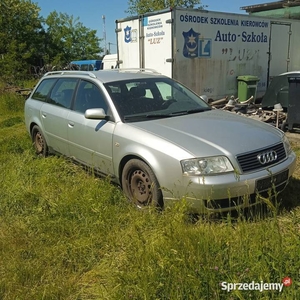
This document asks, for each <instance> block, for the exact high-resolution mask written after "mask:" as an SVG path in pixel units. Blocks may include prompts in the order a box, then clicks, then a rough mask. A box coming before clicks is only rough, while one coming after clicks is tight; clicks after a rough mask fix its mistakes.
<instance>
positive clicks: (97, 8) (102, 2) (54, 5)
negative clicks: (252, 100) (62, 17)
mask: <svg viewBox="0 0 300 300" xmlns="http://www.w3.org/2000/svg"><path fill="white" fill-rule="evenodd" d="M274 1H276V0H261V1H260V0H202V1H201V4H202V5H204V6H206V9H207V10H211V11H219V12H231V13H242V14H243V13H246V12H245V11H244V10H240V7H243V6H250V5H255V4H262V3H270V2H274ZM32 2H34V3H36V4H37V6H38V7H39V8H40V9H41V11H40V15H41V16H43V17H47V16H48V15H49V13H50V12H52V11H54V10H56V11H57V12H58V13H67V14H68V15H70V16H71V15H72V16H73V17H74V18H77V17H78V18H79V20H78V21H79V22H81V23H82V24H83V25H84V26H85V27H87V28H89V29H93V30H97V36H98V37H99V38H104V36H105V35H106V48H107V49H108V50H110V52H111V53H116V52H117V49H116V33H115V28H116V23H115V21H116V20H119V19H123V18H126V17H128V16H129V15H128V14H127V13H126V10H127V9H128V1H127V0H32ZM103 17H104V18H105V22H103V21H104V18H103ZM104 24H105V25H104ZM104 28H105V30H104ZM104 32H105V34H104ZM100 46H101V47H102V48H105V42H104V41H102V42H101V44H100Z"/></svg>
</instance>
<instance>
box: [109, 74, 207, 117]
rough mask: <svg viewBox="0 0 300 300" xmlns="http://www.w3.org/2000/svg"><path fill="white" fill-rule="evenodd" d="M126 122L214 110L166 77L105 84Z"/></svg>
mask: <svg viewBox="0 0 300 300" xmlns="http://www.w3.org/2000/svg"><path fill="white" fill-rule="evenodd" d="M105 87H106V89H107V90H108V92H109V94H110V96H111V98H112V101H113V102H114V105H115V107H116V109H117V111H118V113H119V115H120V117H121V119H122V121H123V122H137V121H142V120H150V119H155V118H168V117H174V116H178V115H185V114H191V113H198V112H203V111H206V110H210V109H211V108H210V106H209V105H208V104H207V103H206V102H205V101H203V100H202V99H201V98H200V97H199V96H197V95H196V94H194V93H193V92H192V91H190V90H189V89H187V88H186V87H184V86H183V85H181V84H179V83H178V82H176V81H174V80H172V79H170V78H165V77H156V78H146V79H145V78H143V79H134V80H124V81H116V82H110V83H106V84H105Z"/></svg>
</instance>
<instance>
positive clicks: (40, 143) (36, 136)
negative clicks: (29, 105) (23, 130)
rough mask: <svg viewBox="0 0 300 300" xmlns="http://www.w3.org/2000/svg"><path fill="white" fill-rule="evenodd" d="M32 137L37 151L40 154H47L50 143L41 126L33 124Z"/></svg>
mask: <svg viewBox="0 0 300 300" xmlns="http://www.w3.org/2000/svg"><path fill="white" fill-rule="evenodd" d="M31 138H32V142H33V146H34V149H35V153H36V154H37V155H40V156H44V157H45V156H47V155H48V145H47V142H46V140H45V137H44V135H43V133H42V131H41V129H40V127H39V126H37V125H35V126H33V128H32V131H31Z"/></svg>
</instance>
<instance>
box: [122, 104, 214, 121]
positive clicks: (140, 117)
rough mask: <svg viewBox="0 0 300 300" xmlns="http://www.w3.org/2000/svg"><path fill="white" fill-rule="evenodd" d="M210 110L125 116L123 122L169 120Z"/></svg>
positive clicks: (198, 109) (199, 109)
mask: <svg viewBox="0 0 300 300" xmlns="http://www.w3.org/2000/svg"><path fill="white" fill-rule="evenodd" d="M207 110H211V108H209V107H202V108H194V109H188V110H182V111H175V112H172V113H169V114H143V115H129V116H125V117H124V120H125V121H129V120H135V121H136V120H144V119H160V118H171V117H175V116H183V115H188V114H193V113H198V112H203V111H207Z"/></svg>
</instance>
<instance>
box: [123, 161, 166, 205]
mask: <svg viewBox="0 0 300 300" xmlns="http://www.w3.org/2000/svg"><path fill="white" fill-rule="evenodd" d="M122 188H123V191H124V193H125V195H126V196H127V197H128V198H129V199H130V200H131V201H132V202H133V203H134V204H135V205H136V206H137V207H139V208H142V207H145V206H148V205H152V206H155V207H162V206H163V200H162V192H161V189H160V188H159V184H158V181H157V179H156V177H155V174H154V173H153V171H152V170H151V168H150V167H149V166H148V165H147V164H146V163H145V162H143V161H141V160H139V159H132V160H129V161H128V162H127V163H126V164H125V166H124V169H123V173H122Z"/></svg>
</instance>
